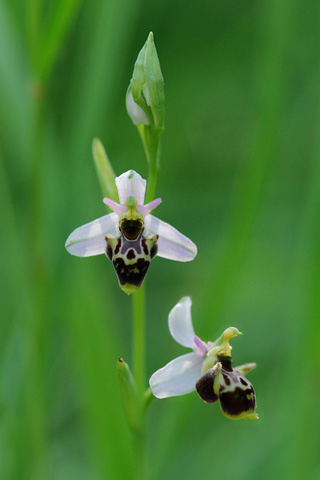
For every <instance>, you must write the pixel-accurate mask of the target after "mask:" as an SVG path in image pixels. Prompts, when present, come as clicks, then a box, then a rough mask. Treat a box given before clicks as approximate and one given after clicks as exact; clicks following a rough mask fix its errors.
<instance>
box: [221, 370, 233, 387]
mask: <svg viewBox="0 0 320 480" xmlns="http://www.w3.org/2000/svg"><path fill="white" fill-rule="evenodd" d="M222 375H223V378H224V381H225V382H226V385H230V383H231V380H230V378H229V377H228V375H226V374H225V373H222Z"/></svg>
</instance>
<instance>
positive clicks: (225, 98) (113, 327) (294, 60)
mask: <svg viewBox="0 0 320 480" xmlns="http://www.w3.org/2000/svg"><path fill="white" fill-rule="evenodd" d="M319 10H320V9H319V2H317V1H314V0H310V1H308V2H307V3H304V2H299V1H298V0H281V1H279V0H248V1H246V2H239V1H237V0H230V1H229V2H218V1H215V0H200V1H199V2H182V0H170V1H169V0H162V1H161V2H160V1H159V2H155V1H150V0H149V1H147V0H90V1H89V0H82V1H81V0H47V1H41V0H0V118H1V121H0V125H1V127H0V204H1V222H0V229H1V230H0V236H1V249H0V262H1V322H0V380H1V382H0V388H1V390H0V393H1V396H0V407H1V408H0V415H1V416H0V478H1V479H4V480H25V479H28V480H31V479H32V480H44V479H45V480H73V479H77V480H84V479H85V480H88V479H90V480H104V479H121V480H122V479H131V478H132V476H133V471H132V468H133V460H132V453H131V441H130V436H129V432H128V429H127V426H126V424H125V420H124V417H123V412H122V407H121V404H120V397H119V390H118V383H117V378H116V368H115V366H116V361H117V358H118V356H119V355H121V356H122V357H124V359H125V360H126V361H127V362H129V363H130V362H131V355H132V352H131V336H132V331H131V313H132V312H131V300H130V298H129V297H126V295H125V294H124V293H123V292H121V291H120V289H119V288H118V286H117V280H116V276H115V274H114V271H113V268H112V265H111V263H110V262H109V261H108V260H107V259H106V258H105V257H103V256H98V257H92V258H87V259H79V258H75V257H72V256H70V255H68V254H67V252H66V251H65V250H64V242H65V239H66V238H67V236H68V235H69V233H70V232H71V231H72V230H73V229H74V228H76V227H78V226H80V225H82V224H84V223H86V222H88V221H91V220H93V219H95V218H97V217H99V216H101V215H103V214H104V213H105V207H104V205H103V203H102V201H101V193H100V189H99V185H98V181H97V178H96V174H95V171H94V167H93V161H92V154H91V143H92V139H93V137H99V138H101V140H102V142H103V143H104V145H105V147H106V150H107V152H108V155H109V158H110V159H111V161H112V163H113V166H114V169H115V171H116V173H117V174H118V175H119V174H121V173H122V172H124V171H126V170H128V169H129V168H134V169H135V170H137V171H138V172H139V173H140V174H141V175H142V176H144V177H145V178H146V176H147V172H148V169H147V164H146V161H145V157H144V153H143V148H142V145H141V142H140V139H139V137H138V134H137V131H136V129H135V127H134V126H133V125H132V123H131V121H130V120H129V118H128V116H127V114H126V111H125V106H124V98H125V93H126V89H127V86H128V84H129V80H130V78H131V74H132V70H133V64H134V61H135V59H136V56H137V54H138V52H139V50H140V48H141V47H142V45H143V44H144V42H145V40H146V38H147V35H148V33H149V31H151V30H152V31H153V32H154V36H155V43H156V46H157V50H158V55H159V58H160V62H161V67H162V72H163V75H164V78H165V93H166V130H165V133H164V135H163V139H162V140H163V141H162V160H161V162H162V163H161V171H160V175H159V182H158V196H160V197H162V199H163V203H162V205H161V206H160V207H159V208H158V209H157V212H156V215H157V216H158V217H160V218H161V219H162V220H164V221H167V222H169V223H171V224H172V225H174V226H175V227H176V228H178V229H179V230H180V231H182V232H183V233H184V234H186V235H188V236H189V237H190V238H192V240H193V241H194V242H195V243H196V244H197V245H198V252H199V253H198V257H197V258H196V260H195V261H194V262H192V263H186V264H180V263H175V262H170V261H167V260H163V259H160V258H156V259H155V260H154V261H153V264H152V266H151V268H150V271H149V273H148V277H147V319H148V323H147V357H148V364H147V373H148V377H149V376H150V375H151V374H152V373H153V372H154V371H155V370H157V369H158V368H160V367H162V366H163V365H165V364H166V363H167V362H168V361H169V360H171V359H172V358H174V357H175V356H177V355H181V354H183V353H186V350H185V349H183V348H182V347H181V346H179V345H177V344H176V343H175V342H174V340H173V339H172V338H171V337H170V336H169V332H168V327H167V316H168V313H169V311H170V309H171V308H172V307H173V306H174V305H175V303H176V302H177V301H178V300H179V299H180V298H181V297H182V296H185V295H190V296H191V297H192V300H193V310H192V311H193V321H194V326H195V331H196V333H197V334H198V335H199V336H200V337H201V338H203V339H204V340H214V339H215V338H216V337H217V336H218V335H220V333H221V332H222V330H223V329H224V328H226V327H227V326H230V325H234V326H236V327H238V328H239V329H240V330H241V331H242V332H243V333H244V335H243V336H242V337H238V338H236V339H234V340H233V341H232V345H233V357H234V363H235V365H237V364H241V363H244V362H252V361H255V362H257V364H258V367H257V369H256V370H254V371H253V372H252V373H251V374H250V376H249V379H250V380H251V381H252V383H253V384H254V387H255V390H256V394H257V404H258V413H259V415H260V420H259V421H256V422H252V421H244V420H243V421H239V422H237V421H230V420H227V419H226V418H224V417H223V416H222V415H221V412H220V410H219V406H218V405H206V404H204V403H203V402H202V401H201V400H200V398H199V397H198V396H197V395H196V394H195V393H193V394H190V395H188V396H185V397H176V398H172V399H166V400H162V401H159V400H157V401H154V402H153V403H152V405H151V407H150V409H149V411H148V452H147V454H148V458H147V460H148V479H150V480H158V479H160V478H161V479H163V478H165V479H166V480H175V479H177V478H184V479H186V480H187V479H193V478H212V479H213V478H219V477H220V478H221V477H222V476H223V477H224V478H236V479H237V480H242V479H248V478H259V479H261V480H264V479H290V480H292V479H300V478H303V479H308V480H309V479H311V480H315V479H319V478H320V459H319V438H320V436H319V427H320V422H319V411H318V410H319V407H318V404H319V396H320V387H319V385H320V382H319V376H320V360H319V341H320V332H319V330H320V328H319V324H320V323H319V321H320V315H319V313H320V312H319V311H320V296H319V293H320V292H319V285H320V252H319V233H320V217H319V213H320V161H319V160H320V137H319V132H320V110H319V106H320V102H319V100H320V90H319V78H320V69H319V67H320V65H319V46H320V42H319V18H320V16H319V15H320V11H319Z"/></svg>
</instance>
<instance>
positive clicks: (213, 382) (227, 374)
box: [149, 297, 258, 419]
mask: <svg viewBox="0 0 320 480" xmlns="http://www.w3.org/2000/svg"><path fill="white" fill-rule="evenodd" d="M169 330H170V333H171V335H172V337H173V338H174V339H175V340H176V342H178V343H180V345H182V346H184V347H188V348H191V349H192V350H193V352H191V353H187V354H185V355H182V356H180V357H177V358H175V359H174V360H172V361H171V362H169V363H168V364H167V365H165V366H164V367H163V368H161V369H160V370H158V371H157V372H155V373H154V374H153V375H152V376H151V378H150V381H149V383H150V387H151V390H152V393H153V395H154V396H155V397H157V398H166V397H173V396H177V395H184V394H186V393H190V392H193V391H194V390H196V391H197V392H198V394H199V395H200V397H201V398H202V399H203V400H204V401H205V402H206V403H214V402H216V401H217V400H219V401H220V406H221V410H222V413H223V414H224V415H225V416H226V417H228V418H231V419H240V418H250V419H255V418H258V415H257V413H255V392H254V389H253V387H252V385H251V383H250V382H249V381H248V380H247V379H246V378H245V377H244V375H245V374H246V373H248V372H249V371H250V370H252V369H253V368H255V366H256V364H255V363H246V364H244V365H241V366H239V367H235V368H232V357H231V349H232V347H231V346H230V345H229V340H230V338H232V337H235V336H237V335H241V332H239V330H238V329H237V328H235V327H229V328H227V329H226V330H225V331H224V332H223V334H222V335H221V336H220V337H219V338H218V339H217V340H216V341H215V342H208V343H205V342H204V341H202V340H201V339H200V338H199V337H198V336H197V335H195V333H194V329H193V325H192V319H191V299H190V297H184V298H182V299H181V300H180V302H178V303H177V305H175V307H173V309H172V310H171V312H170V313H169Z"/></svg>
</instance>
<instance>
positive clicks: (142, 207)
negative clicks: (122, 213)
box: [137, 198, 162, 217]
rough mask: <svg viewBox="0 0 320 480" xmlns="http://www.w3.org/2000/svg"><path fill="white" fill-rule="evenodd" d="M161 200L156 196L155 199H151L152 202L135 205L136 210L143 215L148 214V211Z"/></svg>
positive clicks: (155, 206)
mask: <svg viewBox="0 0 320 480" xmlns="http://www.w3.org/2000/svg"><path fill="white" fill-rule="evenodd" d="M161 202H162V200H161V198H156V199H155V200H152V202H150V203H147V204H146V205H137V210H138V212H140V213H142V215H143V216H144V217H145V216H146V215H148V213H150V212H151V211H152V210H154V209H155V208H157V206H158V205H160V203H161Z"/></svg>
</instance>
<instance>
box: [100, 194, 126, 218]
mask: <svg viewBox="0 0 320 480" xmlns="http://www.w3.org/2000/svg"><path fill="white" fill-rule="evenodd" d="M103 203H105V204H106V205H108V207H109V208H111V210H113V211H114V212H116V214H117V215H118V216H119V217H120V216H121V215H122V214H123V213H124V212H125V211H126V210H127V208H128V207H127V206H126V205H119V203H116V202H114V201H113V200H111V198H104V199H103Z"/></svg>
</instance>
